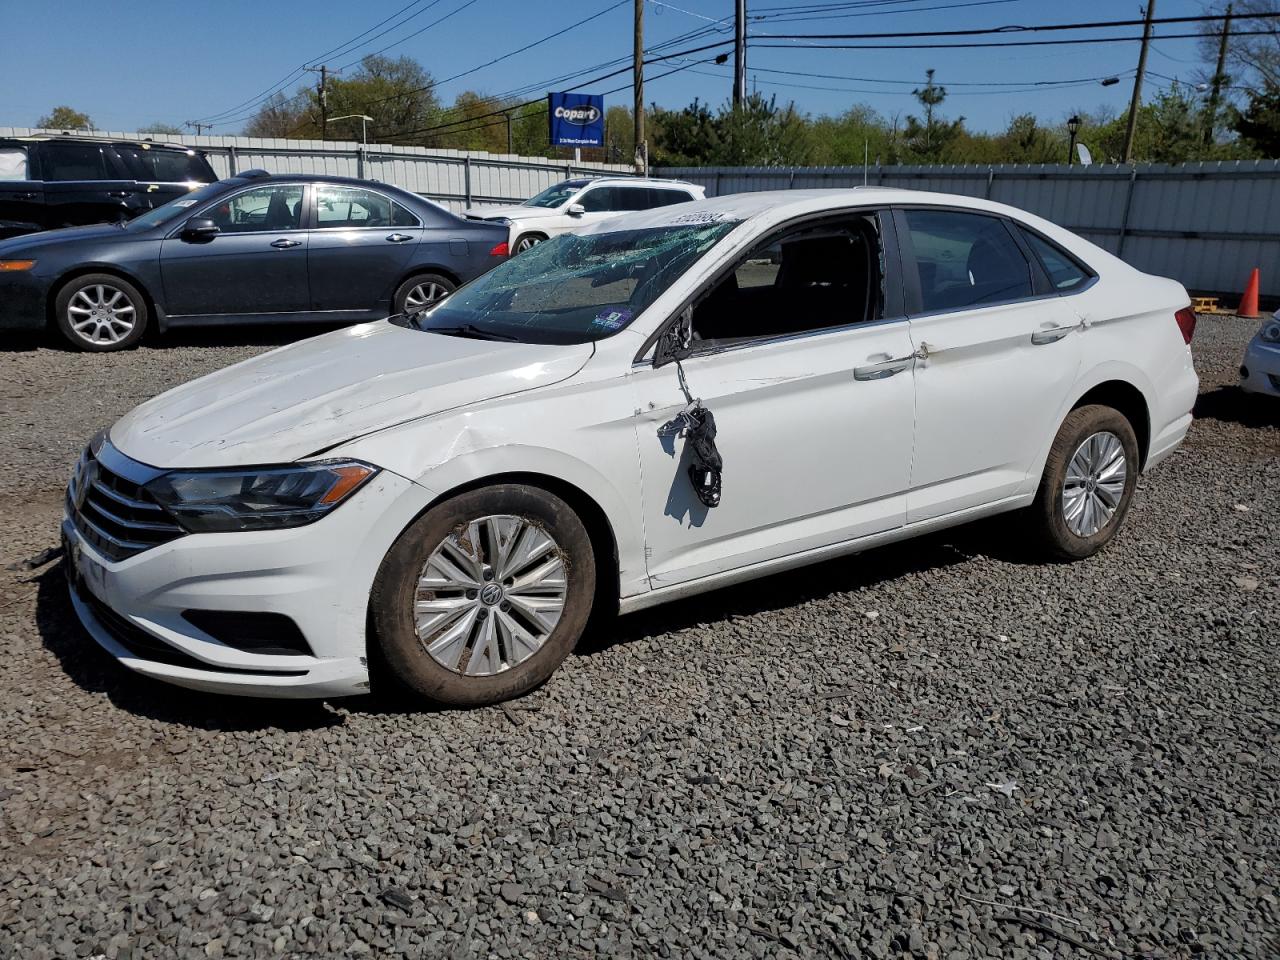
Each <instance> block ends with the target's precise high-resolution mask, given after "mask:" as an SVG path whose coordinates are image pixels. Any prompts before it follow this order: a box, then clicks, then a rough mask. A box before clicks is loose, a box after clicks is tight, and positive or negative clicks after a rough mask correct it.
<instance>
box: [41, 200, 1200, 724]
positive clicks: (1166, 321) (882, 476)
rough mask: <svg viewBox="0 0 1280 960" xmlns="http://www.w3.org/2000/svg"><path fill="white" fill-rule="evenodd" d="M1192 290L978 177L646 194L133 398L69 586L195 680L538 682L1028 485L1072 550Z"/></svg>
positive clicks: (1172, 398)
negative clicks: (374, 309)
mask: <svg viewBox="0 0 1280 960" xmlns="http://www.w3.org/2000/svg"><path fill="white" fill-rule="evenodd" d="M1194 319H1195V316H1194V314H1193V313H1191V312H1190V310H1189V308H1188V298H1187V294H1186V291H1185V290H1184V289H1183V288H1182V287H1181V286H1180V285H1179V284H1178V283H1176V282H1174V281H1172V280H1166V279H1162V278H1159V277H1153V276H1147V275H1144V274H1142V273H1139V272H1138V271H1137V270H1134V269H1133V268H1132V267H1129V266H1127V265H1126V264H1124V263H1122V262H1121V261H1119V260H1117V259H1116V258H1115V257H1112V256H1111V255H1110V254H1107V253H1105V252H1104V251H1102V250H1101V249H1099V248H1097V247H1095V246H1093V245H1092V244H1090V243H1088V242H1086V241H1084V240H1082V239H1080V238H1079V237H1077V236H1074V235H1073V234H1071V233H1068V232H1067V231H1065V230H1063V229H1061V228H1059V227H1056V226H1054V225H1053V224H1052V223H1049V222H1046V221H1045V220H1041V219H1039V218H1037V217H1034V216H1031V215H1029V214H1026V213H1022V212H1020V211H1018V210H1014V209H1011V208H1009V207H1005V206H1001V205H999V204H995V203H990V202H986V201H982V200H976V199H970V198H964V197H956V196H949V195H940V194H928V193H916V192H909V191H902V190H882V189H866V188H863V189H855V190H843V191H795V192H782V193H757V194H745V195H738V196H730V197H723V198H719V199H715V200H707V201H701V202H698V203H694V204H682V205H679V206H675V207H670V208H666V209H659V210H651V211H647V212H644V213H637V214H631V215H626V216H624V217H620V218H618V219H614V220H610V221H608V222H605V223H602V224H598V225H596V226H594V227H592V228H591V229H590V230H589V231H588V232H587V233H586V234H584V235H580V236H561V237H556V238H554V239H552V240H550V241H548V242H546V243H543V244H540V245H539V246H537V247H536V248H534V249H533V250H531V251H529V252H528V253H526V254H523V255H521V256H519V257H517V258H515V259H513V260H510V261H508V262H506V263H504V264H502V265H500V266H499V267H497V268H496V269H494V270H493V271H491V272H490V273H488V274H486V275H484V276H483V277H481V278H480V279H478V280H475V281H473V282H472V283H470V284H468V285H467V286H465V287H463V288H462V289H460V290H459V291H458V292H457V293H455V294H454V295H453V296H452V297H451V298H449V299H448V300H447V301H445V302H444V303H443V304H440V305H437V306H435V307H434V308H432V309H431V310H430V311H429V312H426V313H422V314H417V315H413V316H411V317H407V318H406V317H400V318H392V319H391V320H390V321H384V322H378V323H370V324H365V325H363V326H358V327H352V328H349V329H346V330H341V331H338V332H335V333H330V334H327V335H324V336H321V337H317V338H315V339H312V340H308V341H305V342H302V343H299V344H296V345H294V346H290V347H285V348H283V349H280V350H275V351H272V352H270V353H267V354H264V355H262V356H259V357H256V358H254V359H252V360H248V361H246V362H244V363H240V364H238V365H236V366H233V367H230V368H228V369H226V370H222V371H220V372H218V373H214V374H212V375H210V376H207V377H204V378H203V379H200V380H197V381H194V382H192V383H189V384H186V385H185V386H182V387H179V388H177V389H175V390H171V391H169V392H168V393H166V394H163V395H161V396H159V397H157V398H155V399H153V400H150V401H148V402H146V403H144V404H142V405H141V406H139V407H138V408H136V409H135V410H134V411H133V412H131V413H129V414H128V415H127V416H125V417H124V418H123V419H121V420H120V421H119V422H117V423H116V424H115V425H114V426H113V427H111V429H110V431H109V432H106V433H104V434H103V435H101V436H99V437H98V438H96V439H95V440H94V441H93V442H92V443H91V444H90V445H89V447H88V449H87V450H86V451H85V453H84V455H83V457H82V458H81V460H80V462H79V463H78V465H77V466H76V469H75V472H74V476H73V479H72V482H71V484H70V487H69V489H68V493H67V505H66V511H67V512H66V518H65V520H64V522H63V534H64V537H65V539H66V542H67V552H68V569H69V574H70V575H69V581H70V583H71V596H72V601H73V604H74V607H75V610H76V612H77V613H78V615H79V617H80V619H81V620H82V621H83V623H84V625H85V626H86V627H87V629H88V631H89V633H91V634H92V635H93V637H94V638H95V639H96V640H97V641H98V643H100V644H101V645H102V646H103V647H105V648H106V649H107V650H108V651H110V652H111V653H112V654H113V655H114V656H116V657H117V658H119V660H120V661H121V662H122V663H124V664H125V665H127V666H129V667H131V668H133V669H134V670H137V671H139V672H141V673H144V674H147V675H149V676H152V677H156V678H159V679H162V680H167V681H171V682H173V683H177V684H182V685H184V686H188V687H195V688H199V689H204V690H216V691H225V692H228V693H241V694H256V695H276V696H297V697H301V696H340V695H344V694H356V693H361V692H363V691H365V690H367V689H368V688H369V684H370V679H369V677H370V663H371V662H372V663H374V664H375V666H376V667H377V666H378V665H382V667H381V668H382V669H385V671H386V673H387V675H389V676H391V677H394V678H396V679H397V680H398V681H399V682H401V683H403V684H404V685H406V686H408V687H409V688H411V689H412V690H414V691H416V692H417V693H418V694H420V695H421V696H423V697H424V698H427V699H430V700H434V701H442V702H446V703H451V704H481V703H490V702H494V701H498V700H502V699H504V698H508V697H515V696H518V695H520V694H522V693H525V692H526V691H529V690H531V689H533V688H534V687H536V686H537V685H538V684H540V683H542V682H543V681H545V680H546V679H547V678H548V677H549V676H550V675H551V673H552V672H553V671H554V670H555V669H556V667H557V666H558V665H559V664H560V663H561V662H562V661H563V660H564V659H565V657H566V656H567V655H568V654H569V652H570V651H571V650H572V649H573V647H574V645H575V643H577V641H578V638H579V636H580V635H581V634H582V631H583V628H584V627H585V626H586V624H587V620H588V615H589V614H591V613H592V611H593V609H601V608H606V609H609V610H619V611H621V612H622V613H627V612H630V611H634V610H639V609H641V608H644V607H649V606H653V605H654V604H660V603H663V602H665V601H667V600H671V599H674V598H676V597H683V596H687V595H689V594H694V593H698V592H700V591H704V590H710V589H713V588H715V587H719V586H722V585H724V584H728V583H733V582H736V581H741V580H746V579H750V578H762V584H761V589H768V586H767V585H768V577H769V576H770V575H771V574H774V573H776V572H778V571H780V570H784V569H787V568H791V567H797V566H800V565H802V564H808V563H814V562H817V561H822V560H826V559H829V558H831V557H836V556H840V555H843V554H850V553H855V552H858V551H862V550H866V549H868V548H871V547H875V546H877V545H880V544H884V543H887V542H889V541H894V540H901V539H904V538H907V537H912V536H916V535H917V534H923V533H927V532H929V531H934V530H937V529H939V528H942V527H948V526H951V525H954V524H959V523H964V522H966V521H969V520H973V519H974V518H977V517H982V516H985V515H988V514H995V513H1000V512H1003V511H1011V510H1021V511H1024V513H1025V517H1026V521H1025V529H1026V530H1027V533H1028V536H1034V537H1036V538H1037V539H1038V540H1039V541H1040V543H1041V544H1042V546H1043V548H1044V553H1045V556H1046V557H1048V558H1055V559H1067V560H1077V559H1081V558H1084V557H1088V556H1090V555H1091V554H1093V553H1094V552H1095V551H1097V550H1099V549H1101V548H1102V547H1103V546H1105V545H1106V544H1107V543H1108V541H1110V540H1111V539H1112V538H1113V537H1114V536H1115V535H1116V533H1117V530H1118V529H1119V527H1120V525H1121V522H1122V521H1123V519H1124V517H1125V513H1126V511H1127V510H1128V508H1129V504H1130V499H1131V497H1132V496H1133V491H1134V485H1135V484H1136V483H1137V481H1138V476H1139V474H1140V473H1142V472H1144V471H1146V470H1150V469H1151V468H1152V467H1154V466H1155V465H1156V464H1157V463H1159V462H1160V461H1161V460H1163V459H1164V458H1165V457H1167V456H1168V455H1169V454H1170V453H1171V452H1172V451H1173V450H1174V449H1175V448H1176V447H1177V446H1178V444H1179V443H1180V442H1181V441H1182V439H1183V436H1184V435H1185V434H1186V431H1187V428H1188V425H1189V424H1190V423H1191V407H1192V404H1193V402H1194V400H1195V397H1196V390H1197V379H1196V374H1195V371H1194V369H1193V367H1192V362H1191V351H1190V348H1189V343H1190V340H1191V335H1192V331H1193V327H1194ZM974 589H975V590H981V589H982V585H981V584H975V585H974ZM376 675H377V676H381V674H376Z"/></svg>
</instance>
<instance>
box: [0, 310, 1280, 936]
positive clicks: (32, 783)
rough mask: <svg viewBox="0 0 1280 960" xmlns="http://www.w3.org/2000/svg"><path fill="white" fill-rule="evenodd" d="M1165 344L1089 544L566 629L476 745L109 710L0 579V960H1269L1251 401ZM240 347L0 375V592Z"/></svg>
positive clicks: (237, 709) (411, 719) (1267, 421)
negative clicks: (79, 482)
mask: <svg viewBox="0 0 1280 960" xmlns="http://www.w3.org/2000/svg"><path fill="white" fill-rule="evenodd" d="M1255 326H1256V324H1255V323H1253V322H1246V321H1239V320H1234V319H1211V318H1203V319H1202V320H1201V326H1200V331H1199V334H1198V338H1197V341H1196V345H1195V351H1196V357H1197V365H1198V367H1199V369H1200V372H1201V376H1202V378H1203V388H1202V396H1201V398H1200V403H1199V405H1198V407H1197V412H1198V414H1199V418H1198V420H1197V422H1196V424H1195V426H1194V428H1193V429H1192V432H1191V435H1190V439H1189V441H1188V443H1187V444H1186V446H1185V447H1184V448H1183V450H1182V451H1181V452H1179V453H1178V454H1177V455H1176V456H1175V457H1174V458H1172V459H1171V460H1170V461H1169V462H1168V463H1167V464H1166V465H1164V466H1162V467H1160V468H1159V469H1158V470H1156V471H1155V472H1154V473H1153V474H1152V475H1150V476H1149V477H1147V478H1145V479H1144V481H1143V482H1142V484H1141V485H1140V487H1139V490H1138V495H1137V498H1136V500H1135V501H1134V508H1133V512H1132V513H1131V514H1130V517H1129V523H1128V525H1127V527H1126V529H1125V531H1124V533H1123V534H1122V536H1121V537H1120V539H1119V540H1118V541H1117V542H1116V543H1115V544H1114V545H1113V546H1112V547H1111V548H1110V549H1109V550H1108V551H1106V552H1105V553H1104V554H1103V555H1101V556H1099V557H1097V558H1094V559H1093V560H1090V561H1088V562H1085V563H1082V564H1076V565H1072V566H1039V565H1035V564H1033V563H1030V562H1028V560H1026V559H1025V558H1024V556H1023V555H1022V554H1021V552H1020V551H1019V549H1018V546H1017V541H1018V538H1017V535H1016V534H1017V530H1016V525H1014V526H1008V525H999V524H985V525H980V526H976V527H969V528H965V529H962V530H959V531H953V532H951V533H948V534H947V535H946V536H940V537H934V538H930V539H926V540H922V541H915V542H913V543H910V544H906V545H902V546H899V547H895V548H890V549H884V550H880V551H876V552H873V553H871V554H868V555H866V556H864V557H860V558H853V559H849V560H843V561H838V562H833V563H828V564H825V565H823V566H820V567H815V568H811V569H809V570H807V571H800V572H796V573H793V574H790V575H787V576H782V577H776V578H774V579H773V580H771V581H769V583H768V585H767V588H766V587H765V586H763V585H761V584H759V583H757V584H754V585H747V586H744V587H741V588H736V589H730V590H724V591H721V592H718V593H715V594H712V595H709V596H705V597H701V598H698V599H695V600H691V601H686V602H682V603H680V604H677V605H673V606H670V607H666V608H662V609H659V610H655V611H651V612H649V613H646V614H641V615H637V616H634V617H631V618H626V619H622V620H619V621H617V622H616V623H615V624H612V625H607V626H605V627H603V628H602V629H601V630H600V631H599V633H598V634H597V635H594V636H592V637H590V638H588V640H587V641H586V642H585V643H584V646H583V648H581V649H580V650H579V653H578V654H577V655H575V656H574V657H572V658H570V660H569V662H568V663H567V664H566V665H565V666H564V667H563V668H562V669H561V671H560V672H559V673H558V674H557V675H556V676H555V677H554V678H553V679H552V681H551V682H550V683H549V684H548V685H547V686H546V687H545V688H543V689H542V690H540V691H538V692H536V693H535V694H534V695H532V696H529V697H527V698H525V699H524V700H522V701H520V702H518V703H516V704H513V705H511V706H510V707H508V708H506V709H497V708H493V709H483V710H474V711H467V712H414V711H412V710H409V709H407V708H405V707H404V706H403V705H401V704H398V703H396V702H394V701H387V700H378V699H375V698H364V699H359V700H347V701H335V702H332V703H305V702H304V703H290V702H251V701H241V700H230V699H222V698H214V697H208V696H202V695H199V694H194V693H189V692H184V691H179V690H177V689H174V688H169V687H165V686H162V685H158V684H155V683H152V682H150V681H147V680H144V679H142V678H139V677H136V676H134V675H132V674H129V673H127V672H126V671H124V670H122V669H120V668H118V667H117V666H116V665H115V664H114V663H113V662H111V661H110V660H109V659H108V658H107V657H105V655H103V654H101V653H99V652H98V651H97V649H96V648H94V647H93V646H92V644H91V642H90V641H89V640H88V639H87V638H86V637H85V635H84V634H83V633H82V632H81V630H80V629H79V628H78V627H77V626H76V624H75V623H74V619H73V616H72V614H71V611H70V609H69V607H68V604H67V601H66V599H65V595H64V590H65V587H64V583H63V577H62V571H61V569H60V567H59V566H58V565H56V564H54V565H50V566H47V567H44V568H40V569H38V570H36V571H29V572H24V571H0V716H3V717H4V720H5V728H6V729H7V731H8V735H7V736H6V737H5V738H4V739H3V741H2V742H0V801H2V802H0V956H6V957H7V956H14V957H23V958H44V957H59V958H62V957H77V956H78V957H87V956H98V955H105V956H107V957H113V958H114V957H134V958H138V957H160V956H166V957H167V956H180V957H186V956H193V957H219V956H226V957H233V956H234V957H258V956H264V955H286V956H338V955H343V956H358V955H362V954H363V955H377V956H381V955H394V954H402V953H403V954H406V955H410V956H429V957H472V956H474V957H517V956H519V957H555V958H576V957H590V956H597V955H599V956H608V957H622V958H625V957H632V956H635V957H648V956H658V957H676V958H685V957H765V956H768V957H774V956H777V957H792V956H804V957H809V956H813V957H834V958H853V957H858V958H861V957H920V958H952V957H955V958H961V957H1001V958H1021V957H1032V958H1051V957H1083V956H1085V955H1090V956H1099V957H1114V958H1120V957H1194V956H1211V957H1233V958H1234V957H1276V956H1280V908H1278V907H1277V901H1276V896H1277V890H1276V883H1277V879H1276V872H1275V864H1276V863H1277V862H1278V861H1280V810H1277V785H1278V780H1280V764H1278V763H1277V752H1276V746H1277V731H1278V729H1280V704H1278V702H1277V693H1276V690H1277V685H1276V681H1277V672H1278V671H1277V666H1276V655H1275V643H1276V638H1277V637H1278V636H1280V603H1278V602H1277V600H1278V599H1280V597H1278V595H1280V562H1278V561H1280V405H1276V404H1269V403H1268V402H1267V401H1265V400H1262V399H1255V398H1245V397H1243V396H1241V395H1240V394H1239V393H1238V392H1237V391H1236V390H1235V388H1234V387H1233V386H1232V384H1233V383H1234V381H1235V368H1236V366H1237V364H1238V363H1239V358H1240V356H1241V352H1242V349H1243V346H1244V344H1245V342H1246V340H1247V339H1248V337H1249V336H1250V335H1251V333H1252V331H1253V330H1254V329H1255ZM272 336H274V334H267V335H261V336H258V337H256V338H255V337H253V336H250V337H249V338H247V339H239V338H238V337H239V335H228V334H220V335H216V336H215V335H203V336H201V335H196V334H191V335H188V336H187V337H186V338H184V339H180V340H178V339H171V340H169V341H166V342H165V345H164V346H163V347H162V348H161V347H155V346H149V347H144V348H143V349H141V350H138V351H136V352H133V353H129V354H125V355H121V356H112V357H90V356H79V355H72V354H68V353H64V352H61V351H57V350H51V349H47V348H45V347H43V346H38V345H36V344H27V345H23V349H20V350H17V351H14V352H5V353H3V354H0V365H2V369H3V373H4V375H3V376H2V377H0V401H3V402H0V440H2V441H3V445H4V449H5V451H6V454H7V455H6V457H5V458H4V460H3V465H2V466H0V491H2V492H3V497H0V524H2V525H3V526H2V528H3V529H4V530H5V532H6V537H5V538H4V541H3V542H0V566H2V565H3V563H8V562H10V561H12V560H17V559H20V558H24V557H29V556H31V555H33V554H35V553H37V552H38V551H39V550H41V549H43V548H46V547H49V546H52V545H54V544H55V542H56V536H57V534H56V528H57V518H58V512H59V506H58V504H59V499H60V496H61V492H60V491H61V485H62V483H63V479H64V476H65V474H66V473H67V471H68V468H69V465H70V463H71V461H72V460H73V458H74V457H75V455H76V453H77V451H78V449H79V446H80V444H81V443H82V442H83V441H84V439H85V438H86V437H87V436H88V435H89V434H90V433H91V432H92V431H93V430H94V429H95V428H96V427H98V426H99V425H102V424H104V423H106V422H108V421H109V420H111V419H112V418H114V417H115V416H117V415H119V414H121V413H123V412H124V411H125V410H126V409H127V408H128V407H130V406H131V405H133V404H134V403H136V402H137V401H139V400H141V399H142V398H143V397H145V396H148V395H150V394H152V393H155V392H157V391H159V390H161V389H163V388H165V387H166V386H169V385H170V384H173V383H176V382H178V381H181V380H185V379H188V378H190V377H192V376H195V375H197V374H199V373H202V372H205V371H208V370H212V369H214V368H216V367H219V366H222V365H224V364H226V363H228V362H231V361H233V360H236V359H240V358H242V357H246V356H249V355H251V354H253V353H256V352H258V351H261V350H263V349H266V348H268V347H269V346H270V345H271V344H272V340H271V337H272Z"/></svg>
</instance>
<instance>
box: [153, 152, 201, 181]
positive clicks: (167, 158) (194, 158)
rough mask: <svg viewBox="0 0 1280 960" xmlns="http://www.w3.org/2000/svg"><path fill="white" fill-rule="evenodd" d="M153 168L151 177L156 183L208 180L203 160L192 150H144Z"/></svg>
mask: <svg viewBox="0 0 1280 960" xmlns="http://www.w3.org/2000/svg"><path fill="white" fill-rule="evenodd" d="M146 153H147V155H148V158H149V159H150V160H151V165H152V168H153V171H154V172H153V174H152V179H153V180H155V181H156V182H157V183H186V182H187V181H189V180H199V181H204V180H208V179H209V177H208V174H207V173H206V171H205V162H204V161H203V160H202V159H201V158H200V156H199V154H197V153H196V152H195V151H194V150H193V151H191V152H190V153H188V152H187V151H186V150H166V149H164V148H163V147H161V148H160V149H151V150H148V151H146Z"/></svg>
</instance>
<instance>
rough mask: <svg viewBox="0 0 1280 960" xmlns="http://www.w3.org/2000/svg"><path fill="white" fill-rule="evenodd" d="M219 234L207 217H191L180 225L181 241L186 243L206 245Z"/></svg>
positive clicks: (215, 225)
mask: <svg viewBox="0 0 1280 960" xmlns="http://www.w3.org/2000/svg"><path fill="white" fill-rule="evenodd" d="M220 232H221V231H220V230H219V229H218V225H217V224H216V223H214V222H213V221H212V220H210V219H209V218H208V217H192V218H191V219H190V220H188V221H187V222H186V223H184V224H183V225H182V239H183V240H186V241H187V242H188V243H208V242H209V241H210V240H212V239H213V238H214V237H216V236H217V235H218V234H219V233H220Z"/></svg>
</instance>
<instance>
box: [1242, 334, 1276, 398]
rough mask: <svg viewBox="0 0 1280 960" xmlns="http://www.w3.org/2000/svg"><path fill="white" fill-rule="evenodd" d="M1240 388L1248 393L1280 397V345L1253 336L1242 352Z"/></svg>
mask: <svg viewBox="0 0 1280 960" xmlns="http://www.w3.org/2000/svg"><path fill="white" fill-rule="evenodd" d="M1240 387H1241V389H1243V390H1246V391H1248V392H1249V393H1263V394H1267V395H1268V396H1272V397H1280V343H1266V342H1264V341H1263V339H1262V336H1261V334H1259V335H1258V336H1255V337H1254V338H1253V339H1252V340H1251V341H1250V342H1249V346H1248V348H1247V349H1246V350H1245V352H1244V365H1243V366H1242V367H1241V368H1240Z"/></svg>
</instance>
